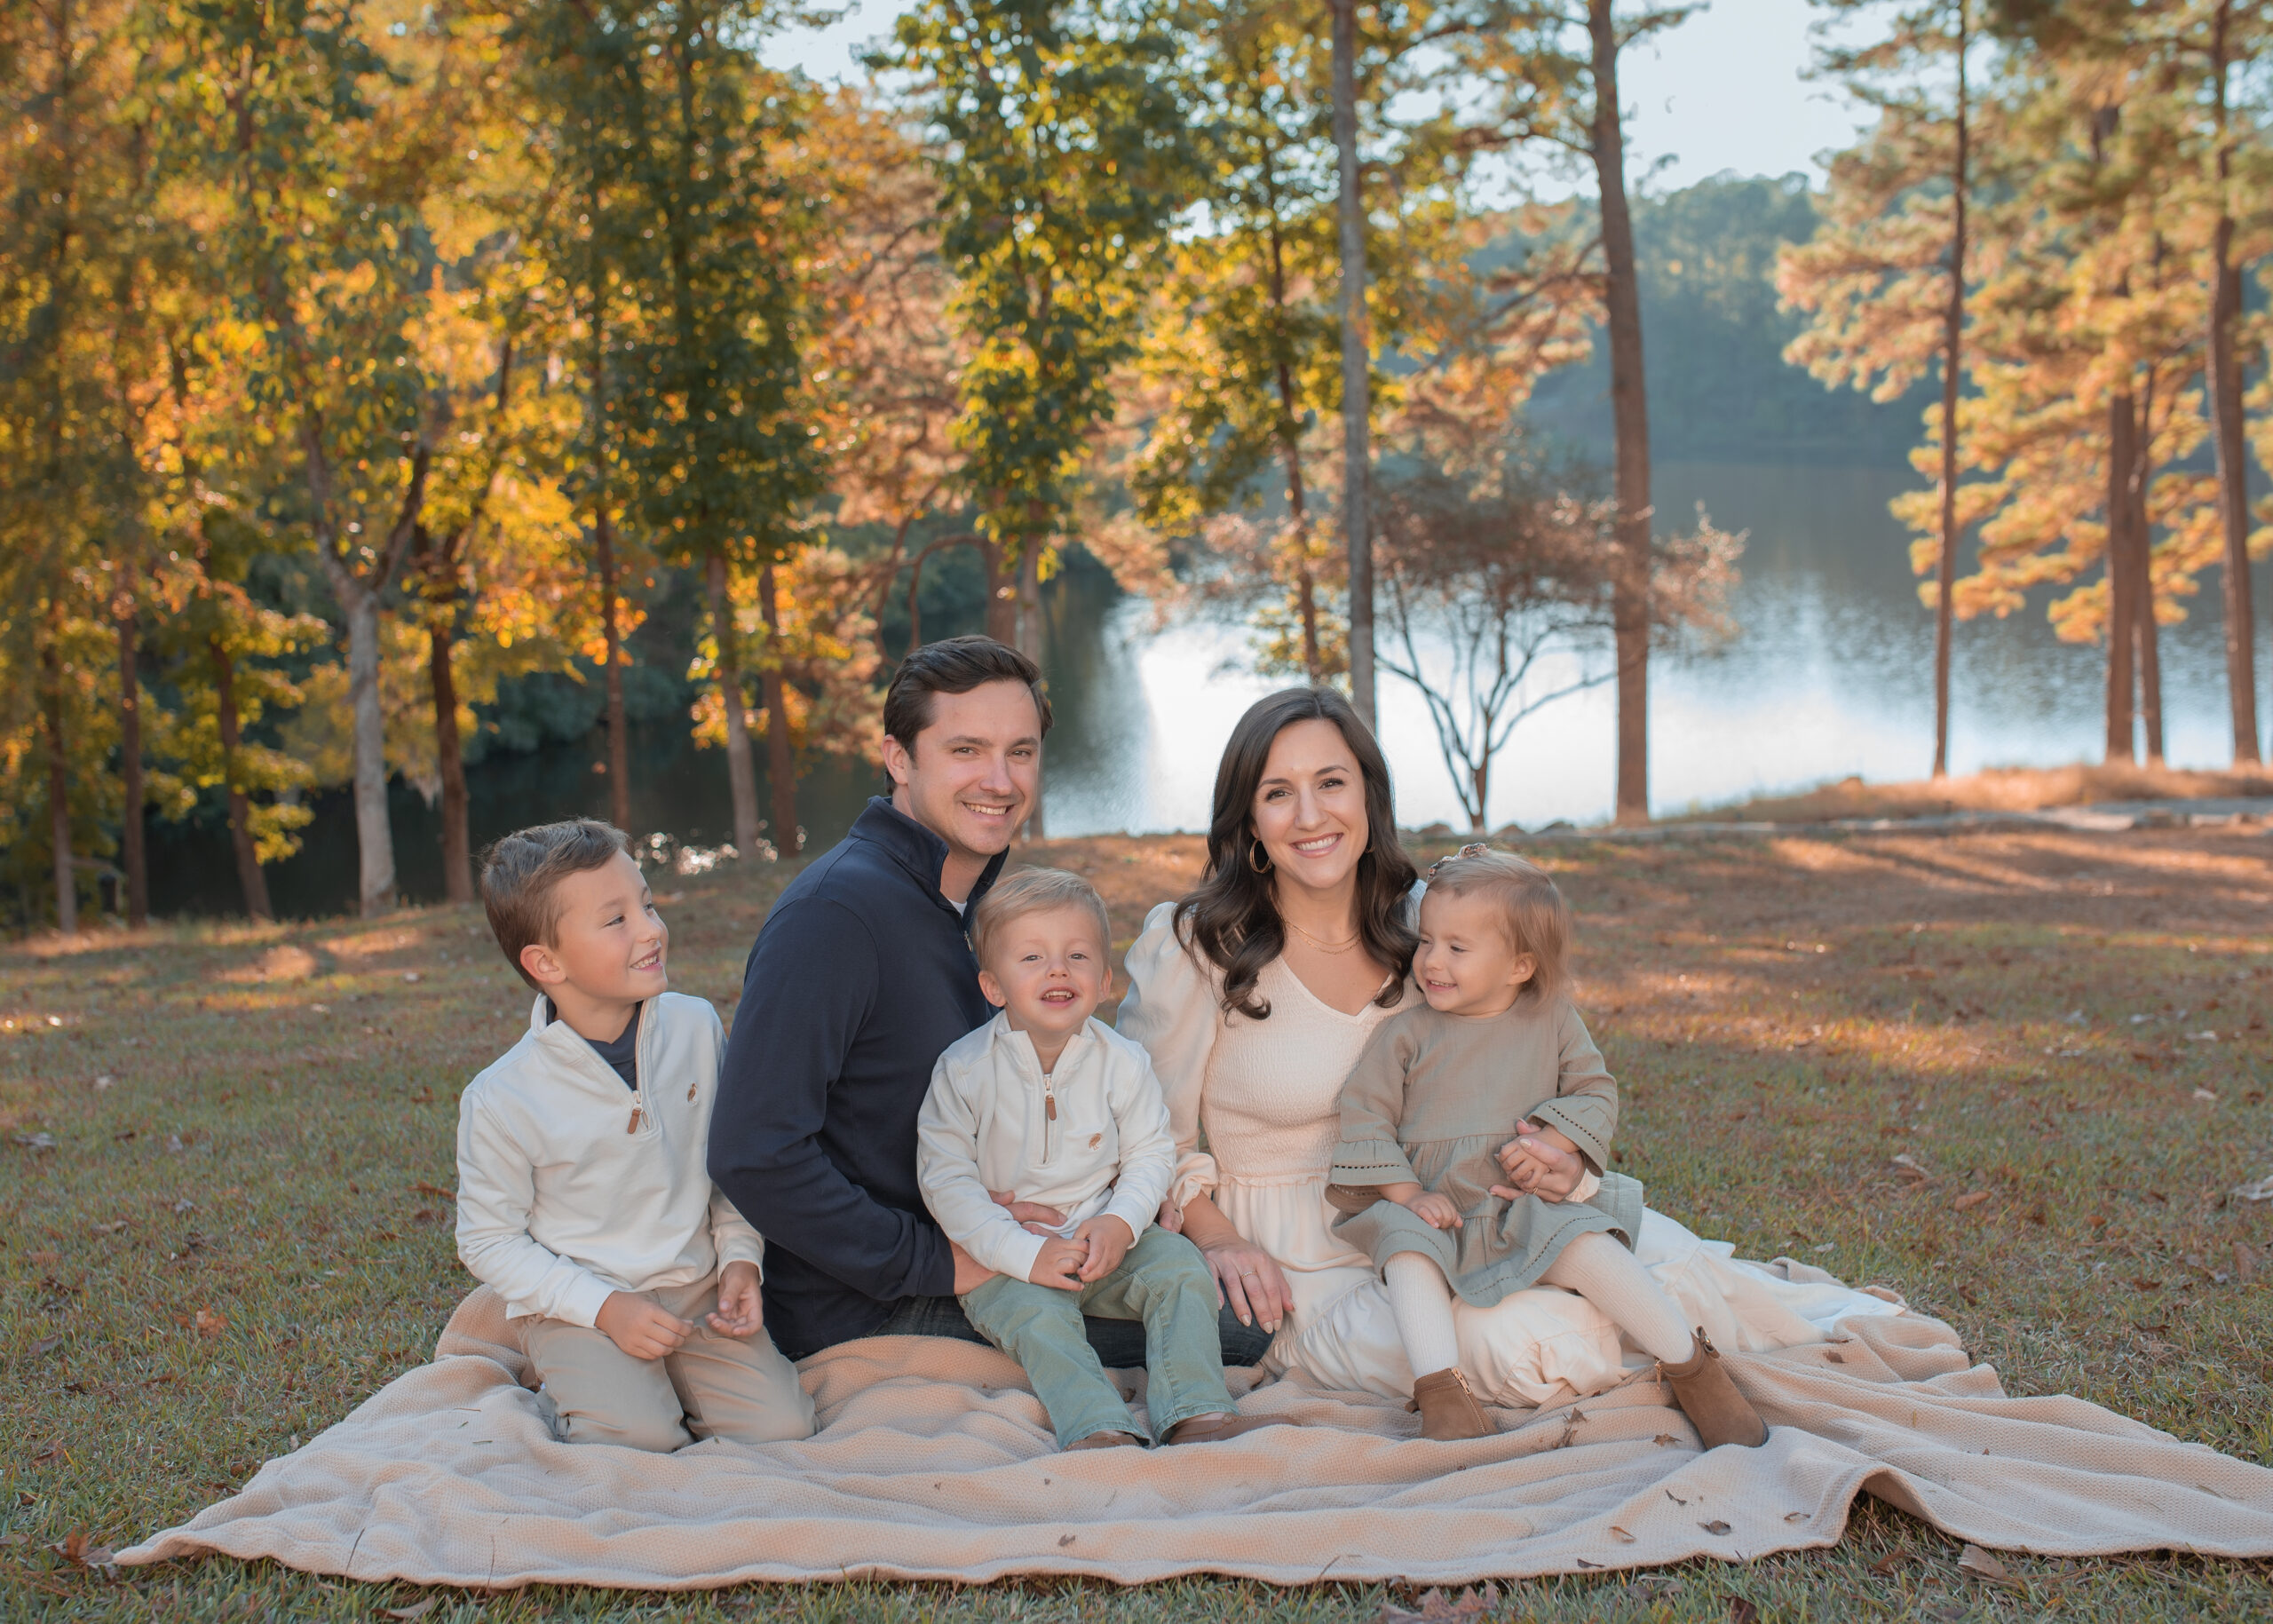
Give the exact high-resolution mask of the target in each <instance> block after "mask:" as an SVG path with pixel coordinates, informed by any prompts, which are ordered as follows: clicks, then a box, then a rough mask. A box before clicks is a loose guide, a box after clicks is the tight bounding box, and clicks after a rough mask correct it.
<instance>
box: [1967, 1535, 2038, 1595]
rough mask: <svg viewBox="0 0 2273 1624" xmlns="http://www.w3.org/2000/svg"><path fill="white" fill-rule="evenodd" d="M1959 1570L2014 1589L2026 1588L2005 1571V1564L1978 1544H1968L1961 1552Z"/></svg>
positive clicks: (1979, 1578)
mask: <svg viewBox="0 0 2273 1624" xmlns="http://www.w3.org/2000/svg"><path fill="white" fill-rule="evenodd" d="M1957 1571H1958V1572H1959V1573H1966V1574H1969V1575H1971V1576H1972V1577H1973V1578H1975V1579H1978V1580H1984V1581H1986V1582H1987V1583H1990V1584H1993V1585H2009V1586H2011V1587H2012V1588H2014V1589H2016V1590H2019V1589H2024V1588H2026V1587H2025V1586H2024V1585H2023V1584H2022V1583H2021V1581H2020V1580H2017V1579H2015V1578H2014V1577H2013V1576H2012V1575H2011V1574H2010V1573H2007V1572H2006V1571H2005V1565H2004V1564H2003V1563H2001V1562H2000V1561H1998V1560H1997V1558H1996V1557H1992V1556H1991V1555H1990V1554H1989V1553H1988V1552H1987V1551H1985V1550H1984V1549H1981V1547H1979V1546H1978V1545H1968V1546H1967V1547H1966V1548H1965V1549H1964V1550H1963V1551H1961V1552H1960V1553H1959V1555H1958V1559H1957Z"/></svg>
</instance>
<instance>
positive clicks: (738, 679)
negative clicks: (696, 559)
mask: <svg viewBox="0 0 2273 1624" xmlns="http://www.w3.org/2000/svg"><path fill="white" fill-rule="evenodd" d="M702 576H703V580H704V581H705V582H707V583H708V584H709V589H710V620H711V626H712V630H713V631H714V633H715V634H716V636H717V639H718V701H719V703H720V704H721V705H723V706H724V707H725V713H726V787H727V789H728V791H729V792H730V793H731V794H732V795H733V804H734V850H735V851H737V852H741V853H742V855H743V856H745V857H747V856H748V855H749V854H750V853H752V852H756V850H757V839H758V835H757V771H756V767H755V766H754V765H753V764H752V763H751V761H750V754H749V711H748V708H747V707H746V705H745V703H744V701H743V699H742V667H741V655H740V654H738V653H737V652H736V638H735V637H734V605H733V594H732V593H730V592H728V591H727V590H726V560H725V555H723V554H721V553H716V552H714V553H712V554H711V555H710V556H709V558H706V559H704V560H703V565H702Z"/></svg>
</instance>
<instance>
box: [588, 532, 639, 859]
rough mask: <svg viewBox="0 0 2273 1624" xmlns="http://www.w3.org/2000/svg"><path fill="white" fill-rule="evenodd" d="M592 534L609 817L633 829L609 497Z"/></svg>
mask: <svg viewBox="0 0 2273 1624" xmlns="http://www.w3.org/2000/svg"><path fill="white" fill-rule="evenodd" d="M592 535H593V539H594V543H595V547H596V551H598V555H599V566H600V638H601V641H602V642H603V643H605V644H606V647H607V656H606V658H607V664H606V669H605V671H604V674H603V676H602V677H601V686H602V688H603V689H604V690H605V691H606V694H607V783H608V792H607V804H608V820H609V821H610V822H612V823H614V825H615V827H616V828H620V829H622V830H623V831H624V832H625V833H626V834H629V833H630V831H631V764H630V763H631V747H630V739H629V738H628V737H627V736H626V733H625V731H624V729H625V722H624V716H623V666H622V651H623V638H622V633H620V632H619V631H618V630H616V619H615V538H614V533H613V532H612V531H611V530H610V528H609V527H608V519H607V498H606V495H605V494H603V495H602V496H601V498H600V504H599V513H598V517H597V518H596V519H594V520H593V522H592Z"/></svg>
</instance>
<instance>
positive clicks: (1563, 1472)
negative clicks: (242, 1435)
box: [118, 1289, 2273, 1589]
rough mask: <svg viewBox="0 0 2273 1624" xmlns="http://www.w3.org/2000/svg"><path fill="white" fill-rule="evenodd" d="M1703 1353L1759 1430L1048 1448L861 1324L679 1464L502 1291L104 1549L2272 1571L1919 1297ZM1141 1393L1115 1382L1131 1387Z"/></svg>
mask: <svg viewBox="0 0 2273 1624" xmlns="http://www.w3.org/2000/svg"><path fill="white" fill-rule="evenodd" d="M1849 1327H1850V1328H1849V1332H1848V1333H1847V1336H1848V1340H1845V1341H1843V1342H1840V1341H1834V1342H1832V1343H1821V1344H1816V1345H1812V1346H1808V1347H1802V1348H1793V1349H1789V1350H1786V1351H1783V1352H1779V1353H1772V1354H1768V1355H1764V1356H1757V1357H1746V1358H1739V1359H1733V1360H1732V1361H1731V1363H1732V1365H1733V1366H1734V1367H1735V1370H1736V1374H1737V1379H1738V1382H1739V1384H1740V1385H1741V1386H1742V1387H1743V1388H1744V1390H1745V1391H1746V1393H1747V1394H1748V1395H1749V1396H1750V1397H1751V1398H1752V1399H1753V1401H1754V1403H1755V1404H1757V1405H1758V1406H1760V1408H1761V1411H1762V1414H1765V1415H1766V1416H1767V1418H1768V1420H1769V1422H1770V1425H1771V1427H1772V1429H1773V1430H1772V1432H1771V1433H1770V1438H1769V1442H1768V1444H1767V1446H1765V1447H1764V1448H1761V1449H1756V1450H1746V1449H1721V1450H1716V1451H1715V1452H1714V1453H1712V1454H1700V1453H1699V1450H1698V1448H1697V1442H1696V1436H1695V1434H1694V1433H1692V1432H1691V1430H1690V1428H1689V1426H1688V1424H1687V1422H1684V1421H1683V1418H1682V1415H1681V1413H1680V1412H1679V1411H1678V1410H1675V1409H1674V1408H1671V1407H1670V1404H1669V1398H1668V1396H1667V1394H1666V1393H1665V1392H1664V1391H1663V1390H1661V1389H1660V1388H1659V1386H1658V1385H1657V1383H1656V1382H1654V1381H1653V1380H1651V1378H1649V1377H1648V1376H1647V1375H1646V1374H1644V1375H1643V1376H1640V1377H1638V1378H1637V1379H1635V1380H1634V1381H1631V1382H1628V1383H1627V1384H1626V1385H1624V1386H1622V1387H1620V1388H1618V1389H1616V1390H1612V1391H1611V1392H1608V1393H1605V1394H1603V1395H1601V1396H1599V1397H1596V1398H1589V1399H1587V1400H1584V1401H1583V1402H1581V1403H1580V1404H1577V1405H1572V1406H1563V1407H1560V1408H1556V1409H1549V1410H1540V1411H1520V1410H1503V1411H1500V1412H1498V1413H1497V1419H1498V1421H1499V1422H1500V1425H1501V1428H1502V1429H1503V1430H1501V1432H1500V1434H1499V1435H1498V1436H1497V1437H1494V1438H1479V1439H1477V1440H1475V1441H1473V1442H1469V1443H1459V1444H1432V1443H1427V1442H1423V1441H1422V1440H1421V1439H1419V1438H1417V1437H1416V1428H1417V1422H1416V1420H1415V1418H1414V1416H1412V1415H1411V1414H1407V1413H1406V1410H1405V1409H1404V1407H1403V1406H1399V1405H1395V1404H1391V1403H1389V1402H1387V1401H1384V1400H1382V1399H1379V1398H1372V1397H1369V1396H1366V1395H1362V1394H1351V1393H1338V1392H1322V1391H1319V1390H1317V1389H1314V1388H1311V1387H1307V1386H1304V1385H1303V1384H1301V1383H1299V1382H1294V1381H1281V1382H1264V1383H1263V1384H1262V1385H1260V1386H1257V1387H1255V1388H1254V1389H1253V1390H1251V1391H1247V1390H1245V1389H1244V1384H1243V1383H1239V1382H1235V1383H1234V1390H1235V1391H1242V1392H1243V1393H1244V1396H1243V1397H1242V1398H1241V1408H1242V1409H1243V1410H1245V1411H1247V1413H1250V1414H1272V1415H1284V1416H1286V1417H1287V1418H1288V1419H1289V1420H1292V1421H1295V1422H1301V1423H1302V1425H1301V1426H1300V1427H1288V1428H1279V1427H1273V1428H1267V1429H1264V1430H1261V1431H1258V1432H1255V1433H1251V1434H1249V1435H1247V1436H1246V1437H1244V1438H1238V1439H1234V1440H1232V1441H1231V1442H1229V1443H1224V1444H1212V1445H1197V1446H1187V1447H1184V1448H1178V1449H1160V1450H1137V1449H1107V1450H1097V1451H1093V1452H1089V1453H1085V1454H1057V1453H1055V1452H1054V1450H1053V1447H1052V1445H1051V1443H1050V1437H1049V1429H1048V1426H1047V1425H1046V1424H1045V1422H1044V1421H1043V1418H1042V1412H1041V1405H1040V1404H1039V1403H1037V1402H1036V1400H1035V1399H1034V1395H1033V1393H1032V1392H1031V1391H1029V1390H1027V1388H1026V1385H1025V1382H1024V1378H1023V1377H1022V1375H1021V1374H1020V1372H1019V1370H1018V1367H1017V1366H1016V1365H1014V1364H1012V1363H1011V1362H1010V1360H1009V1359H1006V1358H1004V1357H1003V1356H1002V1355H1001V1354H999V1353H996V1352H994V1351H993V1350H991V1349H988V1348H984V1347H979V1346H977V1345H974V1344H970V1343H956V1342H948V1341H943V1340H938V1339H932V1338H922V1337H877V1338H871V1339H869V1340H867V1341H865V1342H859V1343H849V1344H847V1345H845V1346H843V1347H841V1348H836V1349H832V1350H831V1351H828V1352H826V1353H822V1354H820V1355H817V1356H816V1357H814V1358H813V1359H809V1360H807V1361H806V1362H805V1365H804V1380H805V1384H806V1387H807V1388H808V1389H809V1390H811V1391H812V1394H813V1396H814V1398H815V1400H816V1402H817V1404H818V1405H819V1406H820V1420H821V1422H822V1430H821V1431H820V1433H819V1434H818V1435H817V1436H816V1437H814V1438H812V1439H811V1440H810V1441H808V1442H806V1443H804V1444H797V1445H774V1446H769V1447H766V1448H763V1449H749V1448H744V1447H741V1446H737V1445H733V1444H726V1443H721V1442H711V1443H705V1444H700V1445H697V1446H694V1447H693V1448H691V1449H686V1450H682V1451H681V1452H680V1453H678V1454H675V1455H648V1454H637V1453H635V1452H633V1451H631V1450H629V1449H616V1448H608V1447H601V1446H583V1447H574V1446H568V1445H565V1444H558V1443H555V1442H553V1441H552V1438H551V1435H550V1432H549V1430H547V1427H546V1425H545V1422H544V1420H543V1414H542V1412H541V1410H540V1407H539V1404H538V1400H537V1397H536V1395H535V1394H534V1393H532V1392H530V1391H528V1390H527V1389H525V1388H524V1387H522V1386H521V1384H520V1377H521V1375H522V1374H524V1373H525V1371H526V1369H527V1365H526V1362H525V1361H524V1360H523V1359H522V1357H521V1355H520V1352H519V1349H518V1348H517V1347H515V1346H514V1345H513V1344H512V1341H511V1331H510V1329H509V1328H508V1327H507V1324H506V1321H505V1319H504V1317H503V1312H502V1309H501V1306H500V1304H499V1303H498V1300H497V1298H496V1297H495V1295H494V1294H492V1293H490V1292H488V1291H487V1289H484V1290H481V1291H478V1292H476V1293H475V1294H474V1295H472V1296H471V1297H470V1298H469V1299H467V1301H466V1303H464V1304H463V1306H462V1307H461V1308H460V1309H459V1311H458V1312H457V1313H456V1315H455V1316H454V1317H453V1319H451V1321H450V1324H449V1327H448V1328H447V1330H445V1331H444V1333H443V1335H442V1338H441V1342H440V1345H439V1346H438V1347H437V1349H436V1357H435V1360H434V1362H433V1363H432V1364H431V1365H426V1366H423V1367H420V1368H418V1369H416V1370H414V1371H411V1372H410V1373H408V1374H406V1375H404V1376H402V1377H401V1378H400V1379H399V1380H397V1381H395V1382H392V1383H391V1384H389V1385H388V1386H387V1387H386V1388H385V1389H384V1390H382V1391H380V1392H379V1393H377V1394H376V1395H374V1396H373V1397H372V1398H370V1399H369V1400H368V1402H367V1403H365V1404H364V1405H362V1406H360V1408H358V1409H357V1410H356V1411H355V1412H354V1414H352V1415H350V1416H348V1417H347V1419H346V1420H345V1421H343V1422H340V1423H339V1424H338V1425H337V1426H336V1427H333V1428H332V1429H331V1430H329V1431H328V1432H326V1433H324V1434H323V1435H322V1436H321V1437H320V1438H316V1439H315V1441H314V1442H313V1443H311V1444H309V1445H308V1446H306V1447H305V1448H304V1449H300V1450H298V1451H297V1452H296V1453H294V1454H289V1455H287V1456H285V1457H284V1458H282V1459H281V1460H276V1461H272V1462H269V1463H268V1464H267V1465H266V1466H265V1467H263V1468H262V1469H261V1470H260V1473H259V1475H258V1476H257V1477H255V1478H254V1479H253V1480H252V1482H251V1483H250V1484H249V1485H247V1486H246V1487H245V1489H244V1491H243V1493H240V1494H238V1495H236V1496H234V1498H232V1499H229V1500H226V1501H222V1502H221V1503H220V1504H218V1505H216V1506H211V1507H209V1508H208V1509H206V1510H204V1511H202V1512H201V1513H200V1514H199V1515H198V1516H197V1517H196V1518H195V1519H194V1520H193V1521H192V1522H190V1523H189V1524H187V1525H186V1526H183V1527H180V1528H176V1529H172V1530H170V1531H169V1532H167V1533H162V1534H159V1535H157V1536H156V1537H155V1538H154V1539H152V1540H150V1541H147V1542H146V1543H144V1544H141V1545H138V1546H136V1547H134V1548H133V1549H131V1550H126V1551H123V1552H121V1553H120V1556H119V1558H118V1559H119V1560H120V1561H121V1562H124V1563H149V1562H160V1561H164V1560H166V1559H168V1558H170V1557H190V1556H197V1555H202V1554H204V1553H209V1552H218V1553H220V1554H223V1555H227V1556H232V1557H273V1558H274V1559H275V1560H277V1561H279V1562H281V1563H283V1564H285V1565H288V1566H290V1567H295V1568H302V1569H305V1570H308V1571H311V1572H314V1573H337V1574H344V1575H346V1576H348V1577H351V1578H354V1579H360V1580H380V1579H400V1580H411V1581H414V1582H416V1583H422V1584H452V1585H483V1586H501V1585H507V1586H509V1585H520V1584H527V1583H531V1582H535V1581H539V1580H543V1581H550V1582H556V1583H568V1584H588V1585H608V1586H625V1587H630V1588H649V1589H681V1588H697V1587H706V1586H714V1585H725V1584H732V1583H734V1582H736V1581H738V1580H814V1579H839V1578H847V1579H849V1578H881V1579H902V1580H912V1579H928V1580H990V1579H999V1578H1002V1577H1004V1576H1007V1575H1010V1574H1017V1573H1078V1574H1088V1575H1093V1576H1096V1577H1098V1578H1102V1579H1109V1580H1118V1581H1120V1582H1122V1583H1129V1584H1133V1583H1138V1582H1141V1581H1143V1580H1155V1579H1166V1578H1168V1577H1170V1576H1171V1575H1174V1574H1178V1573H1228V1574H1236V1575H1241V1576H1245V1577H1248V1578H1253V1579H1259V1580H1269V1581H1271V1582H1274V1583H1280V1584H1297V1583H1306V1582H1309V1581H1311V1580H1321V1579H1346V1580H1390V1579H1405V1580H1426V1581H1433V1582H1437V1583H1453V1582H1457V1581H1469V1580H1482V1579H1485V1578H1487V1577H1496V1578H1511V1577H1519V1576H1523V1575H1526V1574H1535V1573H1573V1572H1577V1571H1579V1570H1580V1569H1594V1568H1622V1567H1640V1566H1646V1565H1656V1564H1660V1563H1669V1562H1678V1561H1681V1560H1683V1558H1686V1557H1699V1556H1704V1557H1720V1558H1722V1559H1723V1560H1727V1561H1741V1560H1744V1559H1746V1558H1748V1557H1757V1556H1761V1555H1762V1554H1764V1553H1766V1552H1770V1551H1777V1550H1789V1549H1795V1548H1801V1547H1809V1546H1825V1545H1830V1544H1833V1543H1835V1542H1836V1541H1838V1539H1839V1537H1840V1533H1841V1529H1842V1528H1843V1527H1844V1526H1845V1524H1846V1520H1847V1511H1848V1507H1849V1504H1850V1503H1851V1502H1852V1501H1853V1500H1854V1498H1855V1495H1856V1494H1857V1492H1858V1491H1868V1492H1869V1493H1873V1494H1876V1495H1878V1496H1879V1497H1880V1498H1881V1499H1883V1500H1886V1501H1890V1502H1891V1503H1893V1504H1894V1505H1897V1506H1899V1507H1900V1508H1902V1509H1904V1510H1905V1511H1908V1512H1910V1513H1912V1514H1913V1516H1916V1517H1922V1518H1924V1519H1925V1520H1926V1521H1928V1522H1929V1523H1932V1524H1933V1525H1935V1526H1936V1527H1938V1528H1942V1529H1944V1530H1946V1531H1947V1532H1949V1533H1952V1534H1955V1535H1958V1536H1960V1537H1962V1538H1964V1539H1968V1540H1971V1541H1976V1542H1977V1543H1979V1544H1982V1545H1984V1546H1990V1547H1994V1548H1998V1549H2008V1550H2028V1551H2037V1552H2042V1553H2045V1554H2047V1555H2071V1556H2085V1555H2104V1554H2107V1553H2111V1552H2116V1551H2135V1550H2153V1549H2172V1550H2182V1551H2193V1552H2198V1553H2202V1554H2205V1555H2217V1556H2228V1557H2266V1556H2273V1471H2268V1470H2264V1469H2263V1468H2261V1467H2256V1466H2251V1465H2247V1464H2245V1463H2244V1462H2240V1461H2236V1460H2233V1459H2230V1458H2229V1457H2227V1456H2225V1455H2222V1454H2217V1453H2216V1452H2215V1451H2214V1450H2211V1449H2208V1448H2206V1447H2204V1446H2201V1445H2198V1444H2187V1443H2181V1442H2179V1441H2178V1440H2177V1439H2175V1438H2171V1437H2169V1436H2167V1435H2166V1434H2164V1433H2161V1432H2158V1431H2156V1430H2153V1429H2152V1428H2150V1427H2147V1426H2144V1425H2142V1424H2141V1423H2139V1422H2134V1421H2127V1420H2126V1419H2124V1418H2123V1417H2122V1416H2120V1415H2117V1414H2111V1412H2109V1411H2106V1410H2103V1409H2100V1408H2097V1407H2096V1406H2092V1405H2089V1404H2086V1403H2083V1402H2082V1401H2081V1400H2079V1399H2075V1398H2009V1397H2008V1396H2007V1395H2006V1393H2005V1392H2004V1390H2003V1389H2002V1388H2001V1387H2000V1385H1999V1383H1998V1381H1997V1375H1996V1373H1995V1372H1994V1371H1993V1370H1991V1369H1989V1368H1988V1367H1985V1366H1973V1367H1968V1362H1967V1359H1966V1356H1965V1352H1964V1350H1963V1349H1962V1348H1960V1346H1959V1344H1958V1341H1957V1338H1956V1336H1955V1335H1953V1334H1952V1331H1951V1330H1950V1328H1949V1327H1947V1326H1945V1325H1944V1324H1942V1323H1941V1322H1940V1321H1938V1320H1934V1319H1925V1318H1922V1317H1920V1316H1916V1315H1904V1316H1900V1317H1897V1318H1890V1319H1857V1320H1853V1321H1850V1322H1849ZM1132 1380H1133V1382H1135V1383H1136V1386H1137V1391H1136V1393H1135V1395H1134V1396H1135V1397H1137V1398H1140V1399H1141V1396H1142V1377H1141V1376H1137V1377H1134V1378H1132Z"/></svg>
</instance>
